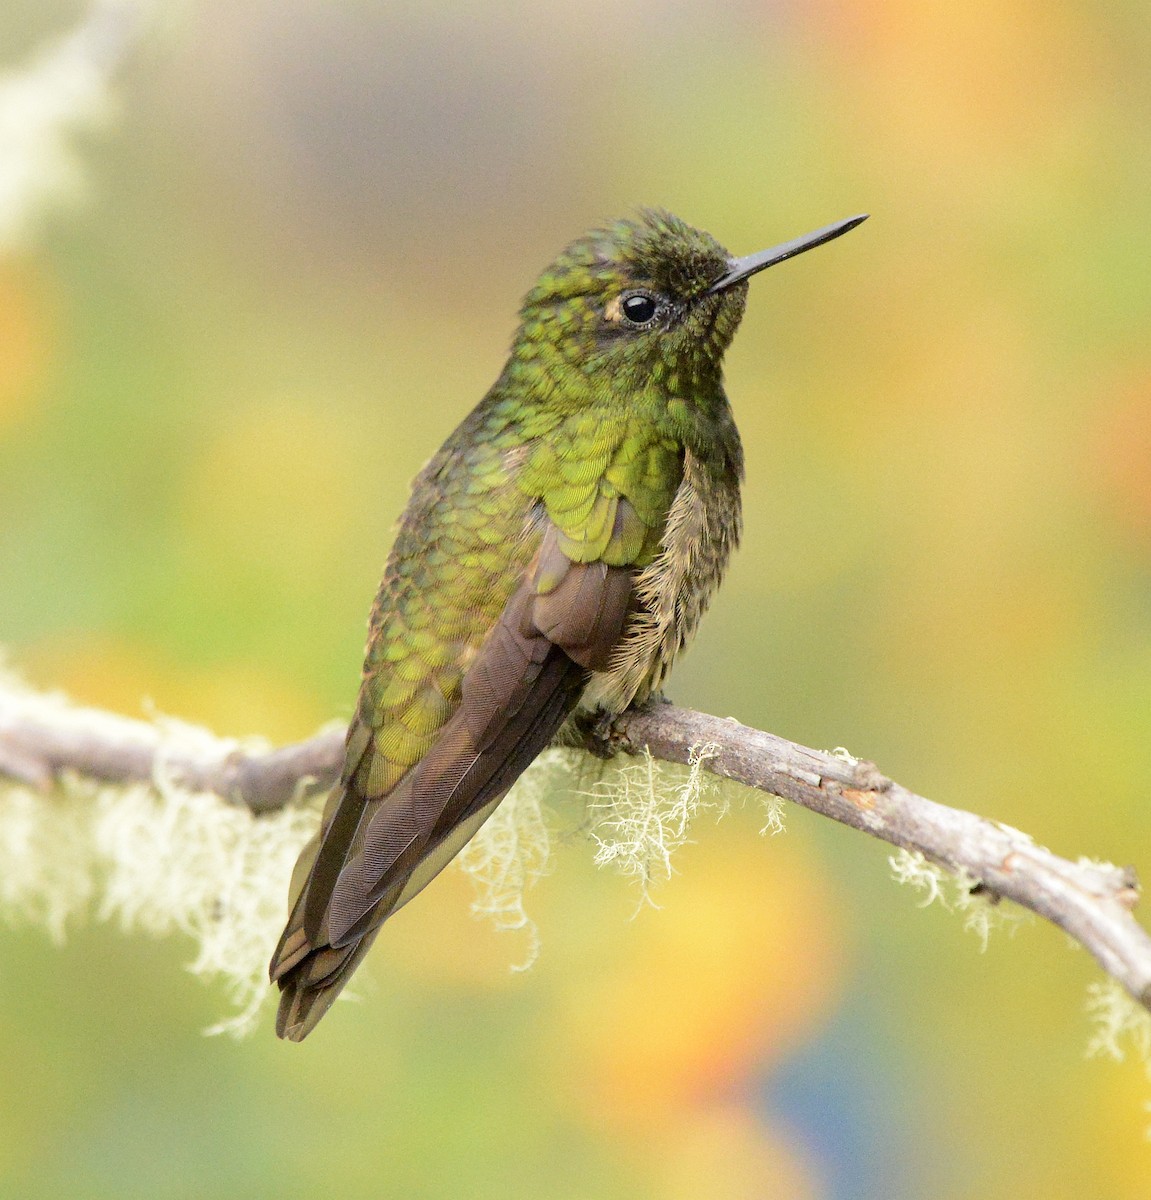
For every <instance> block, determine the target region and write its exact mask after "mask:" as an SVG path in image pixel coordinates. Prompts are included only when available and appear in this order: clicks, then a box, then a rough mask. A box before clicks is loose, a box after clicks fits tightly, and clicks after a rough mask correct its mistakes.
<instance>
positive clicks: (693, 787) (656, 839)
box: [584, 745, 727, 903]
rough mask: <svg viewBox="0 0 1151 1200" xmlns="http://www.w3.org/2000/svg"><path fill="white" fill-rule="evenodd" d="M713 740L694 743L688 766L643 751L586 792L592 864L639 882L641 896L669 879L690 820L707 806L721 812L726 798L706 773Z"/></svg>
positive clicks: (649, 895)
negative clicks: (634, 759)
mask: <svg viewBox="0 0 1151 1200" xmlns="http://www.w3.org/2000/svg"><path fill="white" fill-rule="evenodd" d="M715 754H716V749H715V747H714V746H711V745H703V746H698V747H696V748H695V749H694V750H693V751H692V752H691V756H690V757H691V761H690V763H689V765H688V766H687V767H677V766H672V765H669V764H667V763H664V762H660V761H658V760H657V759H655V758H653V757H652V755H651V753H650V752H645V754H644V756H643V758H642V759H640V761H638V762H636V763H632V764H630V765H628V766H624V767H617V768H616V769H615V770H614V771H612V772H610V773H609V774H608V775H606V776H605V777H604V778H602V779H600V780H599V781H598V782H596V783H595V784H594V785H593V786H592V787H591V788H590V789H589V790H588V791H587V792H585V793H584V796H585V799H586V800H587V802H588V812H589V817H590V823H589V827H588V832H589V834H590V836H591V838H592V841H593V842H594V844H595V847H596V852H595V863H596V866H600V867H605V866H611V867H614V868H615V869H616V870H617V871H619V872H621V873H622V874H623V875H625V876H627V877H628V878H630V879H634V880H636V881H637V883H638V884H639V888H640V894H641V897H642V899H643V900H644V901H647V902H649V903H650V902H651V892H650V889H651V886H652V884H653V883H654V882H656V881H657V880H663V879H668V878H670V876H671V873H672V865H671V860H672V855H673V854H674V853H675V852H676V850H678V849H679V848H680V846H682V845H683V844H684V843H685V842H686V841H687V840H688V833H689V831H690V829H691V825H692V822H693V821H694V820H695V819H696V817H698V816H699V815H700V813H701V812H704V811H706V810H709V809H710V810H711V811H713V812H716V813H717V814H718V815H720V816H722V815H723V813H724V812H726V810H727V802H726V800H725V799H724V798H723V796H722V795H721V793H720V791H719V789H718V788H717V787H716V785H715V781H714V780H713V779H712V777H710V776H709V775H707V774H706V772H705V770H704V764H705V763H706V762H707V760H708V759H709V758H713V757H715Z"/></svg>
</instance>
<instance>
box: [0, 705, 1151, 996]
mask: <svg viewBox="0 0 1151 1200" xmlns="http://www.w3.org/2000/svg"><path fill="white" fill-rule="evenodd" d="M583 738H584V744H585V745H586V747H587V748H588V749H589V750H592V751H593V752H595V753H599V754H604V753H605V752H614V751H620V752H623V753H625V754H642V753H644V752H645V750H647V751H650V753H651V754H652V755H653V756H654V757H656V758H658V759H663V760H664V761H667V762H673V763H688V762H690V761H692V760H693V757H694V758H702V764H703V766H704V767H705V768H706V769H707V770H708V771H710V772H712V773H713V774H715V775H718V776H721V777H723V778H726V779H732V780H735V781H736V782H738V783H741V784H744V785H746V786H747V787H751V788H755V789H757V790H758V791H761V792H765V793H768V794H770V795H775V796H781V797H783V798H784V799H786V800H791V801H792V802H793V803H795V804H799V805H802V806H803V807H804V808H808V809H811V810H812V811H813V812H817V813H821V814H822V815H823V816H825V817H830V818H831V819H832V820H834V821H839V822H840V823H841V824H844V825H850V826H851V827H852V828H854V829H859V830H862V831H863V832H864V833H869V834H871V835H872V836H873V837H877V838H880V839H882V840H883V841H885V842H889V843H890V844H891V845H893V846H898V847H900V848H902V849H906V850H909V851H912V852H917V853H919V854H922V855H923V856H924V858H926V859H928V860H930V861H931V862H933V863H936V864H938V865H939V866H941V867H943V868H945V869H946V870H948V871H950V872H952V873H955V874H957V875H959V876H960V878H962V879H969V880H971V881H972V886H973V888H974V887H978V888H979V889H980V890H982V891H985V892H987V893H989V894H990V895H991V896H992V897H1006V898H1007V899H1010V900H1014V901H1015V903H1016V904H1019V905H1021V906H1022V907H1023V908H1026V909H1030V911H1032V912H1034V913H1036V914H1037V915H1038V916H1040V917H1042V918H1044V920H1047V921H1050V922H1052V923H1053V924H1055V925H1057V926H1059V928H1060V929H1062V930H1064V931H1065V932H1066V933H1067V934H1068V935H1069V936H1070V937H1072V938H1073V939H1074V940H1075V941H1077V942H1079V943H1080V945H1082V946H1083V947H1084V948H1085V949H1086V950H1088V951H1089V952H1090V953H1091V954H1092V955H1093V956H1094V958H1095V959H1096V960H1097V961H1098V962H1099V964H1100V966H1101V967H1102V968H1103V970H1104V971H1106V972H1107V974H1108V975H1110V976H1112V977H1113V978H1114V979H1115V980H1117V981H1118V982H1119V983H1120V984H1122V986H1123V987H1124V988H1125V989H1126V990H1127V991H1128V992H1129V993H1130V994H1131V995H1132V996H1133V997H1134V998H1135V1000H1137V1001H1138V1002H1139V1003H1140V1004H1141V1005H1142V1006H1143V1007H1144V1008H1146V1009H1148V1010H1151V936H1149V935H1148V934H1147V932H1146V931H1145V930H1144V929H1143V928H1142V926H1140V925H1139V923H1138V922H1137V921H1136V920H1135V918H1134V916H1133V915H1132V912H1133V909H1134V907H1135V903H1136V901H1137V899H1138V894H1139V888H1138V883H1137V881H1136V878H1135V874H1134V871H1133V870H1131V869H1130V868H1127V869H1121V868H1119V867H1114V866H1110V865H1108V864H1102V863H1095V862H1091V861H1089V860H1087V859H1080V860H1079V861H1078V862H1071V861H1069V860H1068V859H1065V858H1060V857H1059V856H1058V855H1056V854H1052V853H1051V851H1049V850H1045V849H1044V848H1043V847H1041V846H1039V845H1037V844H1036V843H1035V842H1034V841H1033V840H1032V839H1031V838H1030V837H1028V836H1027V835H1026V834H1024V833H1020V832H1019V831H1018V830H1015V829H1011V828H1010V827H1009V826H1006V825H1001V824H999V823H998V822H996V821H991V820H988V819H987V818H985V817H980V816H976V815H975V814H974V813H969V812H964V811H963V810H961V809H955V808H948V807H946V806H944V805H942V804H937V803H936V802H935V801H932V800H928V799H926V798H925V797H923V796H917V795H916V794H915V793H914V792H910V791H908V790H907V789H906V788H904V787H901V786H900V785H899V784H897V783H895V782H893V781H892V780H890V779H888V778H887V777H886V776H884V775H882V774H881V773H880V772H879V770H878V769H877V768H876V767H875V766H874V764H872V763H869V762H865V761H862V760H857V759H853V758H851V757H849V756H847V755H845V754H842V753H834V754H832V753H827V752H826V751H821V750H811V749H809V748H807V747H806V746H800V745H797V744H796V743H794V742H789V741H786V740H785V739H783V738H780V737H776V736H774V735H773V734H770V733H764V732H763V731H762V730H758V729H751V728H749V727H748V726H746V725H741V724H739V723H738V722H737V721H734V720H731V719H727V720H722V719H720V718H718V717H712V716H708V715H706V714H705V713H699V712H694V711H692V710H691V709H686V708H678V707H676V706H675V705H671V704H660V705H654V706H652V707H650V708H647V709H644V710H636V711H629V712H626V713H623V714H622V715H620V716H619V717H617V718H616V719H615V721H614V722H613V723H612V725H611V728H610V730H609V732H608V734H607V736H606V738H605V737H604V735H603V731H602V730H601V729H599V728H598V727H595V726H589V727H588V728H587V729H586V730H585V731H584V733H583ZM342 758H343V733H342V732H341V731H339V730H333V731H331V732H328V733H323V734H320V735H318V736H317V737H314V738H311V739H309V740H308V741H305V742H300V743H297V744H296V745H293V746H287V747H284V748H283V749H279V750H266V749H259V748H251V747H246V746H244V745H242V744H241V743H239V742H236V741H232V740H228V739H223V738H216V737H214V736H212V735H211V734H208V733H205V732H203V731H201V730H197V729H192V728H190V727H188V726H185V725H183V724H181V723H179V722H175V721H168V720H158V721H156V722H154V723H149V722H146V721H137V720H132V719H130V718H127V717H121V716H116V715H113V714H111V713H107V712H101V711H98V710H95V709H85V708H79V707H75V706H73V705H70V704H68V703H67V702H66V701H64V700H62V699H59V698H56V697H51V696H44V695H40V694H37V693H34V692H30V691H27V690H24V689H21V688H18V687H11V686H5V685H4V684H3V683H2V682H0V774H6V775H8V776H9V777H11V778H13V779H16V780H18V781H20V782H22V783H25V784H28V785H31V786H33V787H36V788H39V789H41V790H48V789H50V788H51V786H52V784H53V782H54V780H55V778H56V777H57V775H58V774H59V773H60V772H61V771H73V772H76V773H78V774H80V775H84V776H88V777H90V778H94V779H99V780H103V781H106V782H123V783H128V782H134V781H135V782H139V781H147V780H151V779H154V778H156V777H157V776H158V775H160V774H162V775H163V776H164V777H166V778H167V779H168V780H170V781H171V782H173V783H176V784H179V785H182V786H184V787H187V788H189V789H193V790H197V791H211V792H215V793H217V794H219V795H221V796H223V797H225V798H227V799H229V800H230V801H232V802H233V803H236V804H240V805H246V806H247V807H248V808H250V809H251V810H252V811H253V812H256V813H262V812H270V811H273V810H275V809H278V808H282V807H283V806H284V805H286V804H287V803H288V802H289V801H290V800H291V799H292V797H293V796H294V795H295V794H296V793H297V792H298V791H299V790H300V787H301V784H302V783H303V781H305V780H311V781H313V783H314V785H315V787H316V788H327V787H329V786H330V785H331V784H332V783H333V782H334V781H335V779H336V777H337V775H338V773H339V769H340V765H341V762H342Z"/></svg>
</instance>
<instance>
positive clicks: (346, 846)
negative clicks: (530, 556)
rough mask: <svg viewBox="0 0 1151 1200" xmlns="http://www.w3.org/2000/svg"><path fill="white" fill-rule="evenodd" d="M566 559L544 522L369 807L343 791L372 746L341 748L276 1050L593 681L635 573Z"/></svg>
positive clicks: (298, 924) (290, 945)
mask: <svg viewBox="0 0 1151 1200" xmlns="http://www.w3.org/2000/svg"><path fill="white" fill-rule="evenodd" d="M616 508H617V511H616V512H615V513H614V514H613V515H614V517H615V520H614V521H612V523H611V525H609V529H610V528H612V527H613V526H614V527H615V529H618V530H619V531H620V536H621V537H625V536H626V538H627V539H628V540H629V541H631V540H634V528H635V525H636V523H637V522H638V518H637V517H636V516H635V514H634V511H632V510H631V506H630V505H629V503H628V501H627V500H626V499H625V498H623V497H619V498H618V501H617V505H616ZM610 540H611V539H610V537H609V541H610ZM568 547H569V542H568V540H567V539H566V538H565V536H564V535H563V534H562V533H561V532H560V531H559V529H558V528H557V527H556V526H555V525H554V524H552V523H551V522H550V521H546V520H545V528H544V532H543V537H542V540H541V543H540V548H539V552H538V554H537V555H536V558H535V560H534V562H533V563H532V565H531V566H530V567H529V569H528V570H527V572H526V573H525V575H524V577H523V579H522V581H521V583H520V584H519V586H518V587H517V588H516V590H515V591H514V593H513V594H512V596H511V598H510V599H509V600H508V602H507V603H506V605H505V606H504V609H503V611H502V613H501V614H500V616H499V618H498V619H497V621H496V622H495V624H494V626H493V627H492V629H491V631H490V633H489V634H488V636H487V637H486V638H485V639H484V641H483V642H482V644H481V646H480V648H479V651H478V654H477V655H476V657H475V659H474V660H473V662H472V664H471V666H470V667H469V668H468V670H467V672H466V673H465V675H464V677H463V681H462V686H461V688H460V694H459V698H458V707H456V708H455V710H454V712H453V713H452V714H451V715H450V716H449V717H448V719H447V720H446V722H445V723H444V724H443V725H442V727H441V728H440V729H439V732H438V734H437V736H436V738H435V740H434V742H433V743H432V744H431V746H430V748H429V749H428V750H427V752H426V753H425V754H424V755H423V757H422V758H421V759H420V760H419V762H418V763H416V764H415V765H414V766H413V767H412V768H411V769H410V770H408V771H407V773H406V774H404V775H403V776H402V778H400V779H399V780H398V782H397V783H396V784H395V786H394V787H392V788H390V789H389V790H388V791H387V792H386V793H385V794H383V795H382V796H379V797H371V798H368V797H365V796H364V795H363V794H361V792H360V790H359V785H358V783H357V780H360V779H361V778H363V777H364V774H365V772H364V771H363V770H362V769H361V768H362V766H363V762H364V760H366V759H367V758H368V756H371V755H372V754H373V752H374V748H373V742H374V740H375V737H376V736H377V734H376V733H373V732H372V731H370V730H365V729H364V728H363V726H362V725H361V726H360V727H358V728H353V730H352V732H351V733H350V734H349V753H348V766H347V767H346V768H345V779H344V782H343V785H342V795H341V796H340V800H339V803H338V806H337V808H336V810H335V812H334V814H333V815H332V819H331V821H330V823H329V824H328V825H327V828H326V830H325V832H324V836H323V841H322V844H321V846H320V849H319V852H318V854H317V856H316V859H315V862H314V864H313V866H312V868H311V871H310V873H309V876H308V878H307V881H306V883H305V885H304V887H303V890H302V893H301V895H300V896H299V898H298V900H297V902H296V905H295V907H294V909H293V912H292V916H291V918H290V919H289V922H288V927H287V929H286V930H285V932H284V936H283V938H282V939H281V942H280V945H279V947H278V948H277V951H276V955H275V957H274V958H273V960H272V967H271V975H272V978H273V979H275V980H278V981H279V982H280V986H281V988H282V989H283V990H284V993H285V994H284V996H283V997H282V1000H281V1009H280V1019H279V1022H278V1024H277V1030H278V1032H279V1033H280V1034H281V1036H287V1037H294V1038H298V1037H303V1036H304V1034H306V1033H307V1032H308V1030H310V1029H311V1028H312V1027H313V1026H314V1025H315V1023H316V1021H318V1020H319V1017H320V1016H321V1015H322V1013H323V1012H324V1011H326V1009H327V1007H328V1006H329V1004H330V1003H331V1001H332V1000H333V999H334V998H335V994H336V992H338V990H339V988H340V986H342V984H343V983H344V982H345V981H346V979H347V977H348V975H350V973H351V971H352V970H353V969H354V967H355V965H356V964H357V963H358V962H359V960H360V958H361V957H362V956H363V954H364V953H365V952H366V950H367V947H368V945H370V943H371V941H372V939H373V938H374V936H375V933H376V932H377V931H378V929H379V926H380V924H381V923H382V922H383V921H384V920H385V919H386V918H387V917H388V916H389V915H390V914H391V913H392V912H394V911H395V910H396V909H397V908H399V907H400V906H401V905H402V904H405V903H406V902H407V901H408V900H409V899H411V897H412V896H414V895H415V894H416V893H417V892H418V891H419V890H420V889H421V888H422V887H424V886H425V885H426V884H427V883H428V882H429V881H430V880H431V879H432V878H433V877H434V876H435V875H436V874H437V873H438V872H439V871H440V870H442V869H443V867H444V866H446V865H447V863H448V862H449V861H450V860H451V859H452V857H454V855H455V854H456V853H457V852H458V851H459V850H460V849H461V848H462V847H463V845H464V844H465V843H466V841H467V840H468V838H470V837H471V835H472V834H473V833H474V832H475V830H476V829H477V828H479V826H480V825H481V824H482V823H483V821H484V820H485V819H486V817H487V816H488V815H489V814H490V813H491V811H492V810H493V809H494V808H495V806H496V805H497V804H498V803H499V801H500V799H501V798H502V797H503V795H504V794H505V793H506V792H507V790H508V788H509V787H511V785H512V783H513V782H514V781H515V780H516V778H517V777H518V776H519V775H520V774H521V773H522V772H523V770H524V769H525V768H526V767H527V766H528V764H529V763H530V762H531V761H532V760H533V759H534V758H535V757H536V756H537V755H538V754H539V753H540V751H541V750H543V749H544V747H545V746H547V744H548V743H549V742H550V741H551V740H552V738H553V737H554V736H555V734H556V732H557V731H558V730H559V728H560V726H561V725H562V724H563V722H564V720H565V719H566V717H567V716H568V714H569V713H570V712H571V710H572V709H573V707H574V706H575V704H576V701H577V700H578V698H579V694H580V691H581V690H582V687H583V685H584V683H585V681H586V679H587V676H588V673H589V672H591V671H597V670H604V669H605V668H606V667H607V665H608V662H609V659H610V656H611V652H612V650H613V649H614V648H615V646H616V645H617V644H618V642H619V639H620V635H621V632H622V630H623V627H624V622H625V620H626V618H627V615H628V612H629V610H630V608H631V605H632V592H633V581H634V577H635V570H634V567H633V566H632V565H608V563H606V562H605V561H603V559H602V558H597V559H596V560H594V561H589V562H575V561H572V559H571V557H569V553H568ZM612 557H616V558H617V559H618V557H620V556H619V555H618V554H616V555H613V556H612Z"/></svg>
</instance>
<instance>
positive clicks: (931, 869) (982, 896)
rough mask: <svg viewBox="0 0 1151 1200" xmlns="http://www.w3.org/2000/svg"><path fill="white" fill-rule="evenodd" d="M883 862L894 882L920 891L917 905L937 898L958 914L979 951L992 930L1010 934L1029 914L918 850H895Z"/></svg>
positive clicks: (962, 873)
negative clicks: (977, 940) (943, 866)
mask: <svg viewBox="0 0 1151 1200" xmlns="http://www.w3.org/2000/svg"><path fill="white" fill-rule="evenodd" d="M887 861H888V864H889V865H890V867H891V873H892V875H893V876H894V877H895V882H896V883H901V884H905V885H907V886H908V887H910V888H912V889H914V890H915V891H918V892H919V893H920V895H921V899H920V901H919V907H920V908H927V907H928V906H929V905H931V904H934V903H935V902H936V901H938V902H939V904H940V905H942V907H943V908H945V909H946V910H947V911H948V912H954V913H957V914H959V915H960V916H961V917H962V918H963V928H964V929H965V930H967V931H968V932H970V933H974V934H975V936H976V937H977V938H978V939H979V945H980V949H981V950H984V951H985V950H986V949H987V943H988V940H989V939H990V937H991V931H992V930H994V929H1002V930H1005V931H1007V932H1008V933H1014V932H1015V930H1016V929H1017V928H1018V927H1019V926H1020V925H1021V924H1023V922H1025V921H1026V920H1028V918H1029V917H1030V914H1029V913H1028V912H1027V910H1026V909H1022V908H1019V907H1017V906H1015V905H1010V906H1009V905H1006V904H1004V903H1002V902H1001V901H1000V900H999V898H998V897H997V896H995V895H994V894H989V893H987V892H985V891H984V890H982V889H981V888H980V886H979V880H977V879H975V878H974V877H973V876H971V875H969V874H968V873H967V872H966V871H955V872H951V871H945V870H944V869H943V868H942V867H940V866H938V865H936V864H935V863H933V862H929V861H928V860H927V859H926V858H925V857H924V856H923V855H922V854H921V853H920V852H919V851H918V850H907V849H900V850H897V851H896V852H895V853H894V854H892V855H891V856H890V857H889V858H888V860H887Z"/></svg>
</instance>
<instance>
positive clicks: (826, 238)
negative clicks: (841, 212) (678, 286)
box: [704, 213, 868, 296]
mask: <svg viewBox="0 0 1151 1200" xmlns="http://www.w3.org/2000/svg"><path fill="white" fill-rule="evenodd" d="M867 217H868V214H867V213H861V214H860V215H859V216H858V217H848V218H847V219H846V220H845V221H836V222H835V224H834V225H825V226H824V227H823V228H822V229H817V230H816V231H815V232H814V233H806V234H804V235H803V237H797V238H793V239H792V240H791V241H790V242H783V243H782V244H781V245H779V246H772V248H771V249H770V250H761V251H760V252H759V253H758V254H749V255H748V256H747V257H746V258H733V259H732V260H731V262H730V263H729V264H728V265H729V268H730V269H729V270H728V272H727V274H726V275H721V276H720V278H719V279H717V280H716V281H715V283H713V284H712V285H711V287H709V288H708V289H707V291H706V292H705V293H704V295H705V296H710V295H713V294H714V293H715V292H722V291H723V289H724V288H729V287H731V285H732V284H733V283H739V281H740V280H741V279H747V278H748V277H749V276H751V275H754V274H755V273H756V272H757V271H764V270H766V269H767V268H768V267H774V266H775V264H776V263H781V262H783V260H784V259H785V258H794V257H795V256H796V255H797V254H802V253H803V252H804V251H805V250H812V249H814V248H815V247H816V246H822V245H823V243H824V242H830V241H833V240H834V239H835V238H837V237H840V236H841V235H842V234H845V233H846V232H847V231H848V230H849V229H854V228H855V227H856V225H862V224H863V222H864V221H866V220H867Z"/></svg>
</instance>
